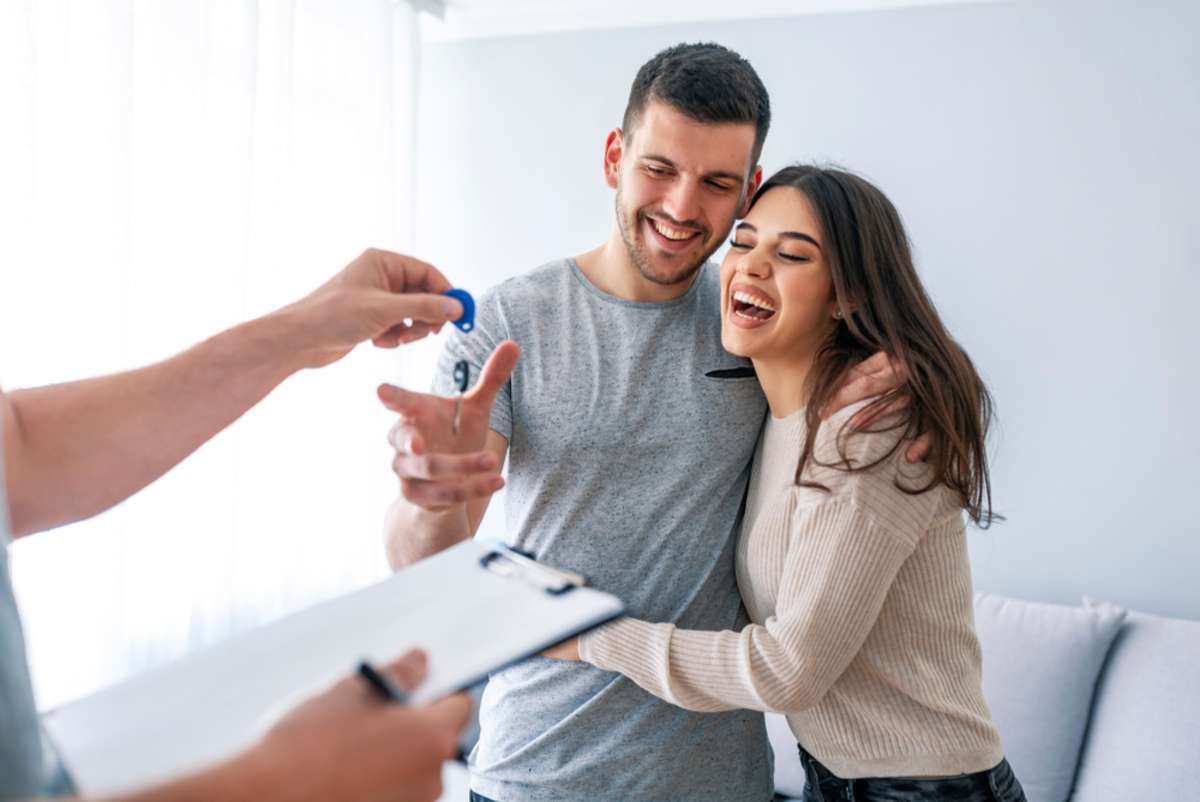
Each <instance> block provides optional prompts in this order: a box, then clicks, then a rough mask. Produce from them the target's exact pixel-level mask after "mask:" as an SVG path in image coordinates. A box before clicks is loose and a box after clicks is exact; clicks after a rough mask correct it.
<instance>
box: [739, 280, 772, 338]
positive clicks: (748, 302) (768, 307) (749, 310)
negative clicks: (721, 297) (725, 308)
mask: <svg viewBox="0 0 1200 802" xmlns="http://www.w3.org/2000/svg"><path fill="white" fill-rule="evenodd" d="M775 311H776V309H775V302H774V301H773V300H772V299H771V298H770V297H768V296H767V295H766V293H763V292H760V291H758V290H756V289H754V288H752V287H746V286H740V287H738V286H735V287H731V288H730V290H729V319H730V320H731V321H732V322H734V323H736V324H737V325H738V326H740V327H742V328H755V327H757V326H761V325H763V324H764V323H766V322H767V321H768V320H770V319H771V318H773V317H775Z"/></svg>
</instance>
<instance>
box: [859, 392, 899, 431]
mask: <svg viewBox="0 0 1200 802" xmlns="http://www.w3.org/2000/svg"><path fill="white" fill-rule="evenodd" d="M911 403H912V397H911V396H908V395H898V396H896V397H895V398H893V399H892V400H891V401H889V402H887V403H886V404H884V405H883V406H881V407H879V408H878V409H875V405H874V404H868V405H867V406H866V407H865V408H864V409H861V410H859V411H858V412H856V413H855V414H854V417H852V418H851V419H850V429H851V430H852V431H861V430H863V429H865V428H867V427H868V426H870V425H871V424H872V423H874V422H875V421H877V420H880V419H882V418H884V417H886V416H888V415H891V414H892V413H893V412H899V411H900V410H902V409H904V408H906V407H907V406H908V405H909V404H911Z"/></svg>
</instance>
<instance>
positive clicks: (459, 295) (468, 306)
mask: <svg viewBox="0 0 1200 802" xmlns="http://www.w3.org/2000/svg"><path fill="white" fill-rule="evenodd" d="M442 294H443V295H449V296H450V297H451V298H453V299H455V300H456V301H458V302H459V303H460V304H462V308H463V314H462V317H460V318H459V319H458V320H455V321H453V322H454V325H455V326H458V328H459V330H460V331H463V332H469V331H472V330H474V328H475V299H474V298H472V297H471V293H469V292H467V291H466V290H460V289H457V288H455V289H453V290H446V291H445V292H444V293H442Z"/></svg>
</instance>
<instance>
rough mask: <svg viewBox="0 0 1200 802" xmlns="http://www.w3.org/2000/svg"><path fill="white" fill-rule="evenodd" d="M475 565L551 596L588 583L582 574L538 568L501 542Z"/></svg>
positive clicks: (535, 561) (534, 563)
mask: <svg viewBox="0 0 1200 802" xmlns="http://www.w3.org/2000/svg"><path fill="white" fill-rule="evenodd" d="M479 564H480V565H482V566H483V567H484V568H485V569H487V570H488V571H491V572H492V573H494V574H498V575H500V576H507V577H513V578H515V579H519V580H521V581H523V582H525V583H526V584H529V585H532V586H534V587H536V588H540V589H541V590H544V591H546V592H547V593H549V594H550V595H551V596H558V595H561V594H563V593H566V592H567V591H569V590H574V589H575V588H581V587H584V586H586V585H587V583H588V581H587V577H585V576H583V575H582V574H576V573H574V572H572V571H564V570H562V569H561V568H551V567H550V566H548V565H542V564H541V563H540V562H538V561H537V560H535V559H533V557H531V556H529V555H528V554H526V553H524V552H522V551H519V550H517V549H514V548H512V547H511V546H506V545H505V544H503V543H496V544H494V545H493V546H492V548H491V550H490V551H489V552H488V553H487V554H485V555H483V556H482V557H480V558H479Z"/></svg>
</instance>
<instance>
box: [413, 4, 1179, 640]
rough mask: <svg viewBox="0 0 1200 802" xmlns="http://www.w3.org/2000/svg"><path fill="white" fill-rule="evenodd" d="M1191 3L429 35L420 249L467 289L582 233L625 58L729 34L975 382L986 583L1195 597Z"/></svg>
mask: <svg viewBox="0 0 1200 802" xmlns="http://www.w3.org/2000/svg"><path fill="white" fill-rule="evenodd" d="M1197 30H1200V6H1197V5H1196V4H1194V3H1191V2H1187V1H1186V0H1179V1H1178V2H1166V1H1165V0H1161V1H1160V2H1086V3H1061V2H1054V3H1050V2H1038V3H1011V4H996V5H980V6H960V7H930V8H918V9H912V10H904V11H886V12H869V13H859V14H848V15H832V16H815V17H814V16H806V17H796V18H791V19H780V20H762V21H747V22H738V23H719V24H717V23H709V24H700V25H687V26H667V27H655V28H640V29H617V30H610V31H592V32H586V33H573V34H553V35H546V36H526V37H509V38H499V39H489V40H477V41H464V42H453V43H437V44H428V45H426V47H425V50H424V53H423V56H424V66H423V70H424V74H423V86H424V91H423V100H422V108H421V115H420V119H419V122H420V126H421V128H420V133H419V144H418V148H419V155H420V174H419V184H418V186H419V192H418V196H417V202H418V213H417V227H416V228H417V232H418V234H417V240H416V246H417V252H418V253H420V254H422V256H424V257H425V258H428V259H432V260H434V261H435V262H436V263H438V264H439V265H441V266H442V267H444V268H445V269H446V270H447V271H448V272H450V273H451V274H452V275H454V276H456V277H458V278H459V280H460V282H461V283H462V284H463V285H465V286H468V287H471V288H473V289H476V290H482V289H483V288H484V287H485V286H488V285H491V284H494V283H496V282H497V281H499V280H501V279H503V278H504V277H506V276H509V275H512V274H515V273H519V272H523V271H525V270H528V269H530V268H532V267H535V266H537V265H539V264H541V263H543V262H545V261H548V260H550V259H552V258H555V257H558V256H563V255H567V254H575V253H578V252H581V251H583V250H585V249H587V248H589V247H591V246H593V245H595V244H597V243H599V242H600V241H601V240H602V239H603V238H605V237H606V235H607V233H608V229H609V225H610V222H611V204H612V199H611V195H610V193H609V190H608V189H607V188H606V187H605V186H604V184H603V183H602V180H601V171H600V163H601V162H600V157H601V149H602V144H603V140H604V136H605V134H606V132H607V131H608V129H609V128H610V127H612V126H614V125H617V124H618V123H619V119H620V116H621V112H622V110H623V107H624V102H625V97H626V95H627V92H628V87H629V83H630V81H631V79H632V77H633V74H634V72H635V71H636V69H637V67H638V66H639V65H640V64H641V63H642V62H643V61H645V60H646V59H647V58H649V57H650V56H651V55H652V54H653V53H654V52H655V51H657V50H658V49H660V48H662V47H664V46H667V45H669V44H673V43H675V42H678V41H681V40H698V39H712V40H717V41H720V42H722V43H724V44H726V45H729V46H731V47H733V48H735V49H736V50H738V51H739V52H741V53H743V54H744V55H745V56H747V57H748V58H750V60H751V61H752V62H753V63H754V65H755V66H756V68H757V69H758V70H759V72H760V74H761V75H762V77H763V80H764V81H765V82H766V84H767V87H768V89H769V90H770V91H771V93H772V102H773V108H774V113H775V124H774V126H773V129H772V133H771V135H770V137H769V139H768V142H767V147H766V151H765V153H764V164H765V166H766V168H767V170H768V171H771V170H773V169H775V168H778V167H780V166H782V165H783V164H785V163H787V162H789V161H793V160H809V159H818V160H833V161H836V162H839V163H841V164H843V165H846V166H849V167H851V168H854V169H856V170H858V171H860V172H863V173H865V174H866V175H868V176H869V177H871V178H873V179H874V180H876V181H877V182H878V183H879V184H880V185H881V186H882V187H883V188H884V190H885V191H887V192H888V193H889V194H890V196H891V197H892V199H893V200H894V201H895V202H896V204H897V205H898V206H899V208H900V209H901V211H902V212H903V213H904V215H905V218H906V220H907V223H908V225H909V228H910V233H911V235H912V238H913V240H914V242H915V244H916V249H917V254H918V258H919V264H920V267H921V270H922V274H923V276H924V278H925V280H926V282H927V283H928V286H929V287H930V289H931V291H932V293H933V295H934V297H935V299H936V301H937V302H938V305H939V307H940V309H941V310H942V312H943V314H944V315H945V316H946V318H947V319H948V320H949V322H950V325H951V327H952V330H953V331H954V332H955V333H956V335H957V336H958V337H959V338H960V339H961V341H962V342H963V343H964V344H965V345H966V347H967V348H968V350H969V351H970V353H971V355H972V356H973V357H974V358H975V360H976V361H977V363H978V364H979V365H980V367H981V369H982V371H983V373H984V375H985V377H986V378H987V379H988V380H989V381H990V383H991V386H992V389H993V391H994V393H995V396H996V398H997V401H998V404H999V414H1000V421H1001V424H1002V433H1001V437H1000V439H999V441H998V449H997V450H996V453H995V462H994V480H995V499H996V503H997V507H998V509H999V510H1000V511H1001V512H1002V513H1004V514H1005V515H1007V517H1008V523H1006V524H1004V525H1001V526H998V527H996V528H994V529H993V530H991V531H990V532H986V533H978V532H976V533H973V534H972V538H971V539H972V542H973V559H974V564H975V571H976V579H977V586H978V587H979V588H980V589H983V590H989V591H994V592H1000V593H1006V594H1012V595H1019V596H1024V597H1028V598H1036V599H1044V600H1051V601H1063V602H1069V603H1074V602H1077V601H1078V600H1079V597H1080V596H1081V595H1082V594H1085V593H1086V594H1089V595H1093V596H1096V597H1100V598H1104V599H1109V600H1112V601H1115V602H1118V603H1122V604H1126V605H1130V606H1134V607H1137V608H1140V609H1146V610H1151V611H1157V612H1161V613H1165V614H1176V615H1187V616H1192V617H1200V589H1198V588H1197V586H1196V578H1197V570H1196V567H1197V565H1200V537H1197V535H1198V534H1200V525H1198V524H1197V518H1196V512H1195V507H1194V505H1193V503H1192V499H1193V498H1194V496H1195V495H1196V493H1197V482H1196V479H1197V475H1198V473H1200V472H1198V471H1197V470H1196V468H1195V467H1194V460H1195V459H1196V456H1197V452H1198V451H1200V448H1198V446H1200V437H1198V436H1197V433H1196V432H1197V430H1196V428H1195V420H1194V415H1193V414H1189V413H1191V412H1192V411H1193V410H1194V409H1196V407H1197V404H1196V403H1195V400H1194V399H1195V398H1196V397H1197V395H1198V394H1200V379H1198V378H1197V375H1196V373H1197V368H1198V367H1200V345H1198V338H1197V336H1196V334H1195V331H1194V329H1193V319H1192V314H1194V313H1193V305H1194V303H1195V302H1196V299H1197V298H1200V277H1198V274H1200V271H1198V268H1200V235H1198V234H1197V233H1196V228H1195V226H1194V222H1193V218H1194V215H1195V214H1196V212H1197V210H1200V191H1198V190H1197V188H1196V187H1197V185H1198V183H1200V155H1198V153H1197V148H1196V144H1197V142H1200V77H1198V76H1200V48H1197V47H1196V46H1195V33H1196V31H1197ZM415 364H422V365H427V364H428V363H427V361H422V360H421V359H420V358H417V359H416V360H415ZM564 380H566V379H564ZM423 383H424V379H423V378H422V379H421V380H419V381H414V382H413V384H416V385H420V384H423ZM680 425H681V426H686V421H680ZM500 525H501V519H499V518H497V517H495V516H490V517H489V521H488V524H487V525H485V529H486V528H493V530H494V531H498V530H499V527H500Z"/></svg>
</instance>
